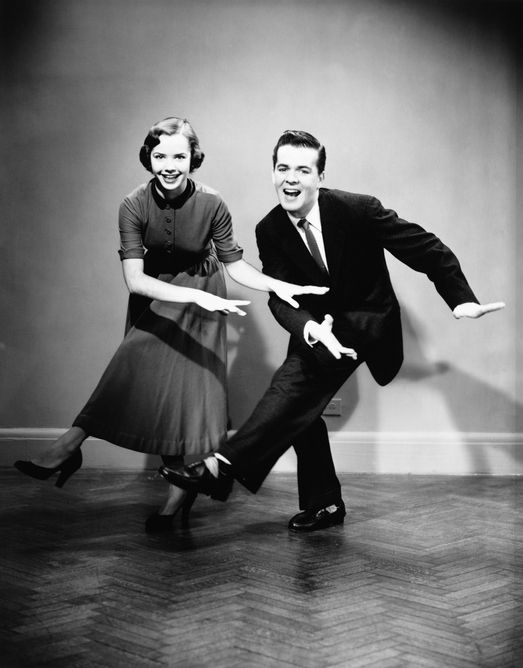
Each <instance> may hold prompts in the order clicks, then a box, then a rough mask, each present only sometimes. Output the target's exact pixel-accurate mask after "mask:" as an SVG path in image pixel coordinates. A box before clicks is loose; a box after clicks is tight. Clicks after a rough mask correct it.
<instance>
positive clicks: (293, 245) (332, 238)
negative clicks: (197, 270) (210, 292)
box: [256, 188, 478, 385]
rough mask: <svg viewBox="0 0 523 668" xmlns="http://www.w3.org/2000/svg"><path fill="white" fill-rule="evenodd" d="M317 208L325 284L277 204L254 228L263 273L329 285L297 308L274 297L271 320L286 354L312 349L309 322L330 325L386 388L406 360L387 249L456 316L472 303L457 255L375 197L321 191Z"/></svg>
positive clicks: (297, 280)
mask: <svg viewBox="0 0 523 668" xmlns="http://www.w3.org/2000/svg"><path fill="white" fill-rule="evenodd" d="M319 207H320V216H321V223H322V231H323V240H324V244H325V252H326V255H327V263H328V266H329V277H328V278H327V279H326V278H325V277H324V275H323V274H322V273H321V271H320V270H319V269H318V267H317V265H316V263H315V262H314V260H313V258H312V256H311V254H310V253H309V251H308V250H307V248H306V246H305V244H304V243H303V241H302V239H301V237H300V235H299V233H298V231H297V230H296V229H295V228H294V226H293V225H292V223H291V222H290V220H289V218H288V216H287V213H286V212H285V211H284V209H283V208H282V207H281V206H280V205H278V206H276V207H275V208H274V209H273V210H272V211H271V212H270V213H269V214H268V215H267V216H266V217H265V218H264V219H263V220H262V221H261V222H260V223H259V224H258V225H257V227H256V238H257V242H258V248H259V252H260V259H261V261H262V264H263V271H264V273H266V274H267V275H270V276H274V277H275V278H279V279H281V280H284V281H289V282H291V283H297V284H300V285H329V287H330V290H329V292H328V293H327V294H325V295H321V296H317V295H304V296H303V297H299V298H298V301H299V302H300V308H299V309H294V308H292V307H291V306H289V305H288V304H287V303H286V302H283V301H282V300H280V299H279V298H278V297H276V295H274V294H271V296H270V298H269V306H270V308H271V311H272V313H273V315H274V316H275V318H276V320H277V321H278V322H279V323H280V324H281V325H282V326H283V327H284V328H285V329H286V330H288V331H289V332H290V334H291V340H290V349H291V350H295V349H301V350H304V347H306V348H307V349H308V350H309V351H310V348H309V346H307V344H306V343H305V342H304V339H303V328H304V326H305V323H306V322H307V321H308V320H316V321H318V322H321V321H322V320H323V317H324V316H325V314H326V313H330V314H331V315H332V316H333V318H334V329H333V332H334V334H335V335H336V336H337V337H338V339H339V340H340V342H341V343H342V344H343V345H345V346H347V347H351V348H354V349H355V350H356V351H357V353H358V355H359V358H360V359H364V360H365V362H366V363H367V366H368V367H369V369H370V372H371V373H372V375H373V377H374V378H375V380H376V381H377V382H378V383H379V384H380V385H386V384H387V383H389V382H390V381H391V380H392V379H393V378H394V376H395V375H396V374H397V372H398V371H399V369H400V367H401V364H402V361H403V343H402V333H401V320H400V309H399V305H398V301H397V299H396V295H395V294H394V290H393V288H392V284H391V281H390V276H389V272H388V269H387V265H386V262H385V253H384V250H388V251H389V252H390V253H392V255H394V256H395V257H396V258H398V259H399V260H401V261H402V262H404V263H405V264H407V265H408V266H409V267H411V268H412V269H414V270H416V271H419V272H423V273H424V274H426V275H427V276H428V278H429V279H430V280H431V281H433V283H434V285H435V287H436V290H437V291H438V292H439V294H440V295H441V297H442V298H443V299H444V300H445V301H446V303H447V304H448V306H449V307H450V308H451V309H453V308H454V307H455V306H457V305H458V304H461V303H464V302H477V301H478V300H477V299H476V297H475V295H474V293H473V292H472V290H471V288H470V286H469V284H468V283H467V280H466V278H465V276H464V275H463V272H462V271H461V268H460V265H459V262H458V259H457V258H456V256H455V255H454V253H453V252H452V251H451V250H450V249H449V248H448V247H447V246H445V245H444V244H443V243H442V242H441V241H440V239H438V238H437V237H436V236H435V235H434V234H431V233H430V232H427V231H426V230H424V229H423V228H422V227H420V226H419V225H416V224H415V223H410V222H407V221H406V220H402V219H401V218H399V217H398V216H397V214H396V213H395V212H394V211H391V210H390V209H385V208H383V206H382V205H381V203H380V202H379V201H378V200H377V199H376V198H375V197H371V196H368V195H357V194H354V193H349V192H344V191H341V190H330V189H326V188H321V189H320V193H319Z"/></svg>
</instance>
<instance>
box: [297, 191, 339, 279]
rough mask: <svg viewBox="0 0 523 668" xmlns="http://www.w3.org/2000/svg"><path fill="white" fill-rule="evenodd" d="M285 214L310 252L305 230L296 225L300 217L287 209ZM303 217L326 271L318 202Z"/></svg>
mask: <svg viewBox="0 0 523 668" xmlns="http://www.w3.org/2000/svg"><path fill="white" fill-rule="evenodd" d="M287 215H288V216H289V220H290V221H291V223H292V224H293V225H294V227H295V228H296V229H297V230H298V233H299V235H300V237H301V238H302V239H303V243H304V244H305V245H306V246H307V248H308V249H309V252H310V250H311V249H310V248H309V244H308V243H307V239H306V237H305V230H304V229H303V227H298V223H299V222H300V220H301V218H296V216H293V215H292V214H290V213H289V212H288V211H287ZM305 218H306V219H307V220H308V221H309V229H310V230H311V232H312V233H313V235H314V238H315V239H316V243H317V244H318V249H319V251H320V255H321V259H322V260H323V263H324V264H325V266H326V267H327V271H328V270H329V265H328V264H327V256H326V255H325V244H324V243H323V233H322V229H321V218H320V207H319V205H318V202H316V204H315V205H314V206H313V207H312V209H311V210H310V211H309V213H308V214H307V215H306V216H305Z"/></svg>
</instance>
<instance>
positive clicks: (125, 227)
mask: <svg viewBox="0 0 523 668" xmlns="http://www.w3.org/2000/svg"><path fill="white" fill-rule="evenodd" d="M118 230H119V232H120V250H119V251H118V254H119V256H120V260H130V259H134V258H138V259H140V260H141V259H143V257H144V255H145V249H144V245H143V221H142V217H141V216H140V215H139V212H138V211H137V209H136V207H135V206H133V203H132V202H131V200H130V199H129V198H128V197H126V198H125V199H124V201H123V202H122V203H121V204H120V210H119V212H118Z"/></svg>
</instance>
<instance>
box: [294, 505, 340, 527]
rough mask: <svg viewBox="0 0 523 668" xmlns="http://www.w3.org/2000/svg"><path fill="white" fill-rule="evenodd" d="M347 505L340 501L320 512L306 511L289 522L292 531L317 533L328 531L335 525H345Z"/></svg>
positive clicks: (321, 509)
mask: <svg viewBox="0 0 523 668" xmlns="http://www.w3.org/2000/svg"><path fill="white" fill-rule="evenodd" d="M345 515H346V513H345V504H344V503H343V501H339V502H338V503H336V504H332V505H331V506H327V507H326V508H320V509H319V510H304V511H303V512H301V513H298V514H297V515H294V517H291V519H290V520H289V530H290V531H296V532H300V531H317V530H318V529H326V528H327V527H332V526H334V525H335V524H343V520H344V518H345Z"/></svg>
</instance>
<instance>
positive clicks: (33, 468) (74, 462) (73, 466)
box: [15, 448, 82, 487]
mask: <svg viewBox="0 0 523 668" xmlns="http://www.w3.org/2000/svg"><path fill="white" fill-rule="evenodd" d="M80 466H82V451H81V450H80V448H78V449H77V450H75V451H74V452H73V454H72V455H71V456H70V457H68V458H67V459H64V461H63V462H62V463H61V464H58V466H55V467H54V468H52V469H48V468H46V467H45V466H38V464H33V462H27V461H24V460H21V459H19V460H18V461H17V462H15V467H16V468H17V469H18V470H19V471H21V472H22V473H25V474H26V475H29V476H31V478H37V479H38V480H47V479H48V478H50V477H51V476H52V475H53V474H55V473H58V472H60V473H59V475H58V478H57V479H56V483H55V485H56V487H63V486H64V485H65V483H66V482H67V480H68V479H69V478H70V477H71V476H72V475H73V473H75V471H78V469H79V468H80Z"/></svg>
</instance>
